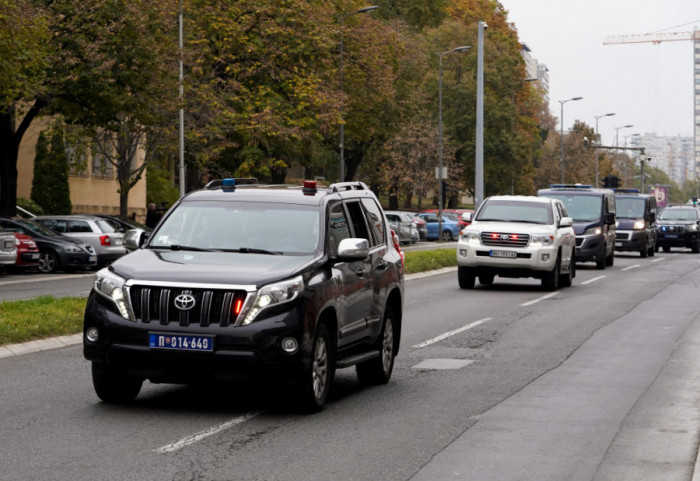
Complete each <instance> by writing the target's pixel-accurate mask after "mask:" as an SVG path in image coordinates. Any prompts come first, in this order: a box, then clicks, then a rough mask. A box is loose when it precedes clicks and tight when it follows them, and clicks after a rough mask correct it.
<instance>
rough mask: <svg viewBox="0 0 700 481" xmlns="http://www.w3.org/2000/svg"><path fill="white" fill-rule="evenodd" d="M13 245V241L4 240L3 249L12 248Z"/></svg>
mask: <svg viewBox="0 0 700 481" xmlns="http://www.w3.org/2000/svg"><path fill="white" fill-rule="evenodd" d="M14 246H15V243H14V241H5V249H12V248H13V247H14Z"/></svg>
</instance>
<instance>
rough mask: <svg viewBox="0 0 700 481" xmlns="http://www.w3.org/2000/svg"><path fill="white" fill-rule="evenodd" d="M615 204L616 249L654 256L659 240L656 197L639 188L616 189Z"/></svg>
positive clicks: (643, 255) (644, 255)
mask: <svg viewBox="0 0 700 481" xmlns="http://www.w3.org/2000/svg"><path fill="white" fill-rule="evenodd" d="M615 204H616V209H617V212H616V217H617V226H616V227H617V231H616V233H615V250H616V251H626V252H639V255H640V256H642V257H648V256H653V255H654V252H656V242H657V241H656V238H657V234H656V197H654V196H653V195H648V194H641V193H640V192H639V190H638V189H615Z"/></svg>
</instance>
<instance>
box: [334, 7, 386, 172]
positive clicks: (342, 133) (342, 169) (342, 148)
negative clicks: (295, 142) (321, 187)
mask: <svg viewBox="0 0 700 481" xmlns="http://www.w3.org/2000/svg"><path fill="white" fill-rule="evenodd" d="M378 8H379V7H378V6H376V5H372V6H369V7H364V8H361V9H359V10H355V11H354V12H351V13H347V14H345V15H341V16H339V17H338V20H339V21H340V181H341V182H344V181H345V123H344V122H343V106H344V100H343V22H344V21H345V19H346V18H348V17H351V16H353V15H357V14H358V13H367V12H371V11H372V10H376V9H378Z"/></svg>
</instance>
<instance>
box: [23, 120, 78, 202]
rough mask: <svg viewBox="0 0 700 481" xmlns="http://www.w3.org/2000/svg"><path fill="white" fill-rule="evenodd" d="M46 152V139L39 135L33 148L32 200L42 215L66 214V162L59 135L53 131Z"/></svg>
mask: <svg viewBox="0 0 700 481" xmlns="http://www.w3.org/2000/svg"><path fill="white" fill-rule="evenodd" d="M50 147H51V148H50V150H49V149H48V142H47V140H46V136H45V135H44V133H43V132H42V133H41V134H39V139H38V141H37V145H36V156H35V157H34V177H33V178H32V200H33V201H34V202H36V203H37V204H38V205H39V207H41V208H42V210H43V211H44V213H45V214H54V215H63V214H70V213H71V210H72V206H71V201H70V186H69V184H68V158H67V156H66V148H65V145H64V143H63V132H62V130H61V129H60V128H57V127H54V129H53V131H52V132H51V145H50Z"/></svg>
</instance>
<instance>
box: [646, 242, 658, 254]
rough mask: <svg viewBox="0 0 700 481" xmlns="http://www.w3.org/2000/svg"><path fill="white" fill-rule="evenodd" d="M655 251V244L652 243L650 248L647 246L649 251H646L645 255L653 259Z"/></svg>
mask: <svg viewBox="0 0 700 481" xmlns="http://www.w3.org/2000/svg"><path fill="white" fill-rule="evenodd" d="M656 251H657V247H656V243H653V244H652V245H651V246H649V250H648V251H647V254H648V255H649V257H654V254H655V253H656Z"/></svg>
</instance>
